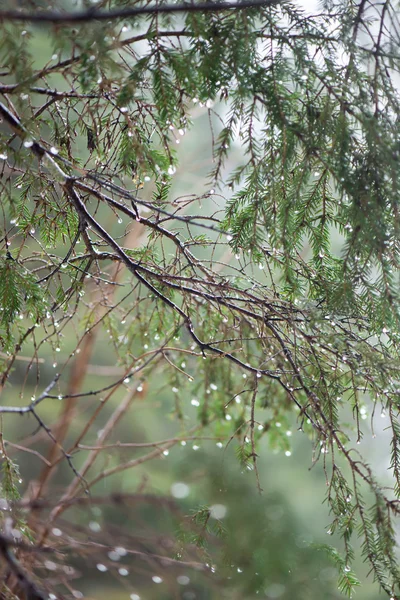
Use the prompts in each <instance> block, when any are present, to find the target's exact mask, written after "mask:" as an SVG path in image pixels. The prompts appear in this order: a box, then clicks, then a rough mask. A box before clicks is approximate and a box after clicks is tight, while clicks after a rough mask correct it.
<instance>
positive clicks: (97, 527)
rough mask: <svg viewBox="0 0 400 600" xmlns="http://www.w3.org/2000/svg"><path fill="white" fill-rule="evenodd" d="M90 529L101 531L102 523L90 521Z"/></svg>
mask: <svg viewBox="0 0 400 600" xmlns="http://www.w3.org/2000/svg"><path fill="white" fill-rule="evenodd" d="M89 529H90V530H91V531H100V530H101V525H100V523H98V522H97V521H90V523H89Z"/></svg>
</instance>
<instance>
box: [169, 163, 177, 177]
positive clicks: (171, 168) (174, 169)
mask: <svg viewBox="0 0 400 600" xmlns="http://www.w3.org/2000/svg"><path fill="white" fill-rule="evenodd" d="M175 173H176V167H174V165H170V166H169V167H168V175H175Z"/></svg>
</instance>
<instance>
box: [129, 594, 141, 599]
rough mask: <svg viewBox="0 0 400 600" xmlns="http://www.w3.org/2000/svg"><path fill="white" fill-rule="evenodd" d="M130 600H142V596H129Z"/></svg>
mask: <svg viewBox="0 0 400 600" xmlns="http://www.w3.org/2000/svg"><path fill="white" fill-rule="evenodd" d="M129 598H130V599H131V600H140V596H138V594H131V595H130V596H129Z"/></svg>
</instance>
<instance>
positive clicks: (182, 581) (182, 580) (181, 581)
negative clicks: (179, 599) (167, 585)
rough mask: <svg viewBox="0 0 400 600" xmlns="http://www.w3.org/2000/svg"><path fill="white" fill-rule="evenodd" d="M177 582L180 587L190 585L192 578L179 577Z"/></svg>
mask: <svg viewBox="0 0 400 600" xmlns="http://www.w3.org/2000/svg"><path fill="white" fill-rule="evenodd" d="M176 580H177V582H178V583H179V585H188V584H189V583H190V578H189V577H188V576H187V575H179V576H178V577H177V578H176Z"/></svg>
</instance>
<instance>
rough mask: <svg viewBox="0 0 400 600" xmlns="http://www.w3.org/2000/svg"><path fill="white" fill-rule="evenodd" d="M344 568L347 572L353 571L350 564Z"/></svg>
mask: <svg viewBox="0 0 400 600" xmlns="http://www.w3.org/2000/svg"><path fill="white" fill-rule="evenodd" d="M343 570H344V571H345V572H346V573H349V572H350V571H351V568H350V567H349V566H348V565H346V566H345V567H344V569H343Z"/></svg>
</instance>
